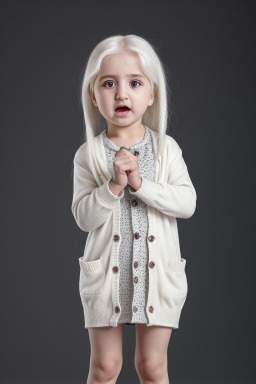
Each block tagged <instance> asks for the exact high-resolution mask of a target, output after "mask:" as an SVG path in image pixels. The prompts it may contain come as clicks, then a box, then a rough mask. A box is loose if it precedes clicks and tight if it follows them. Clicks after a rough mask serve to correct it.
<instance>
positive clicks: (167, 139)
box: [150, 129, 182, 158]
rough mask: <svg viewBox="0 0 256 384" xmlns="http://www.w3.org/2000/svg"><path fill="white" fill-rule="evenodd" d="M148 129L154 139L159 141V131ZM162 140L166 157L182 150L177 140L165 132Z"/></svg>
mask: <svg viewBox="0 0 256 384" xmlns="http://www.w3.org/2000/svg"><path fill="white" fill-rule="evenodd" d="M150 131H151V134H152V137H153V138H154V139H155V140H156V141H159V140H160V136H161V135H160V133H159V132H157V131H154V130H152V129H150ZM162 140H163V144H164V147H165V148H166V151H167V156H168V158H170V157H172V156H175V155H177V154H178V153H181V152H182V151H181V148H180V146H179V144H178V142H177V141H176V140H175V139H174V138H173V137H172V136H170V135H168V134H167V133H165V134H164V135H163V138H162Z"/></svg>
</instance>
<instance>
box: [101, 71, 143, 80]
mask: <svg viewBox="0 0 256 384" xmlns="http://www.w3.org/2000/svg"><path fill="white" fill-rule="evenodd" d="M106 77H116V76H115V75H104V76H101V78H100V79H99V81H101V80H102V79H105V78H106ZM127 77H145V76H143V75H142V74H141V73H130V74H129V75H127Z"/></svg>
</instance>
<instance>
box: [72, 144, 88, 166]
mask: <svg viewBox="0 0 256 384" xmlns="http://www.w3.org/2000/svg"><path fill="white" fill-rule="evenodd" d="M87 148H88V142H87V141H86V142H84V143H83V144H81V145H80V147H78V149H77V150H76V152H75V155H74V162H75V163H78V164H80V163H84V162H85V160H86V152H87Z"/></svg>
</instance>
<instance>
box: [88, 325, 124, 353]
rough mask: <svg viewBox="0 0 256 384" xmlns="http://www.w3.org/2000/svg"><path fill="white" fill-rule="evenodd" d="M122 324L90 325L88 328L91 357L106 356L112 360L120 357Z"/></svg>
mask: <svg viewBox="0 0 256 384" xmlns="http://www.w3.org/2000/svg"><path fill="white" fill-rule="evenodd" d="M123 329H124V324H118V327H90V328H88V333H89V339H90V345H91V359H92V360H94V358H95V359H97V360H99V358H104V357H106V356H108V357H109V358H112V359H114V360H120V357H121V358H122V347H123Z"/></svg>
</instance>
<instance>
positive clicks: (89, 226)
mask: <svg viewBox="0 0 256 384" xmlns="http://www.w3.org/2000/svg"><path fill="white" fill-rule="evenodd" d="M73 163H74V176H73V177H74V188H73V200H72V205H71V210H72V213H73V215H74V218H75V221H76V223H77V225H78V226H79V228H80V229H82V230H83V231H85V232H89V231H93V230H95V229H96V228H98V227H99V226H101V225H102V224H104V223H105V222H106V221H107V220H108V219H109V217H110V216H111V214H112V212H113V209H114V207H115V205H116V204H118V202H119V200H120V199H121V198H122V197H123V195H124V191H123V190H122V193H121V195H120V194H119V196H116V195H114V194H113V193H112V192H111V191H110V189H109V183H110V181H111V179H110V180H108V181H106V182H105V183H104V184H103V185H101V186H100V187H98V186H97V184H96V182H95V179H94V177H93V175H92V174H91V172H90V171H89V169H87V167H86V166H85V164H84V162H82V161H81V160H79V159H78V158H77V156H75V158H74V162H73Z"/></svg>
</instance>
